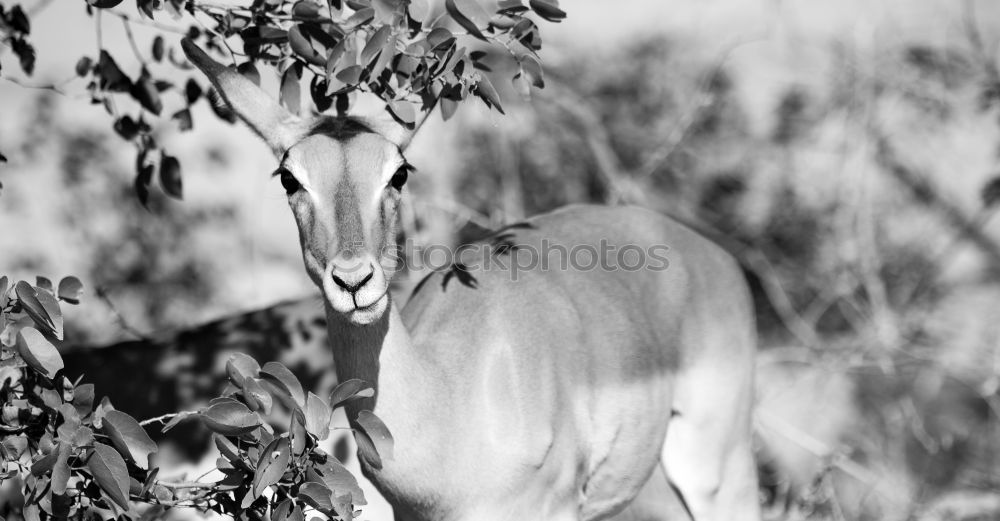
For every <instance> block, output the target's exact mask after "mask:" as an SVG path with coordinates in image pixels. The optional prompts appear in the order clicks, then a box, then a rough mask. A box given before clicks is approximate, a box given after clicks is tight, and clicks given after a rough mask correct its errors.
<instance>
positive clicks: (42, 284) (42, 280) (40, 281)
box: [35, 276, 56, 295]
mask: <svg viewBox="0 0 1000 521" xmlns="http://www.w3.org/2000/svg"><path fill="white" fill-rule="evenodd" d="M35 289H44V290H45V291H47V292H49V293H51V294H53V295H54V294H55V292H56V290H55V289H53V287H52V281H51V280H49V279H48V278H46V277H42V276H37V277H35Z"/></svg>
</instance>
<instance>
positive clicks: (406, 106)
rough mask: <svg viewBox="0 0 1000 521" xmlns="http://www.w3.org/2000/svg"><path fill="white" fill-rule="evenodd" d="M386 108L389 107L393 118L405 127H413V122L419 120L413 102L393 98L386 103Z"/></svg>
mask: <svg viewBox="0 0 1000 521" xmlns="http://www.w3.org/2000/svg"><path fill="white" fill-rule="evenodd" d="M386 108H388V109H389V113H390V114H392V116H393V118H395V119H396V121H398V122H399V123H400V124H402V125H403V126H404V127H406V128H409V129H412V128H413V124H414V122H415V121H416V120H417V113H416V110H414V108H413V104H412V103H410V102H409V101H405V100H393V101H390V102H389V104H388V105H386Z"/></svg>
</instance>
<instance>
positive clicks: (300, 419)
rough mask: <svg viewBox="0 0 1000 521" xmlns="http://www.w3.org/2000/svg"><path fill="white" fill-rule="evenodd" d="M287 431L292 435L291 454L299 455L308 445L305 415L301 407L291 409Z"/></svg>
mask: <svg viewBox="0 0 1000 521" xmlns="http://www.w3.org/2000/svg"><path fill="white" fill-rule="evenodd" d="M288 432H290V433H291V435H292V454H295V456H296V457H298V456H301V455H302V453H303V452H305V450H306V447H308V446H309V435H308V434H307V433H306V417H305V414H304V413H303V412H302V410H301V409H296V410H294V411H292V420H291V425H290V426H289V428H288Z"/></svg>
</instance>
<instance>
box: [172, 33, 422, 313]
mask: <svg viewBox="0 0 1000 521" xmlns="http://www.w3.org/2000/svg"><path fill="white" fill-rule="evenodd" d="M182 46H183V48H184V52H185V54H187V57H188V59H190V60H191V62H192V63H194V64H195V66H197V67H198V68H199V69H201V71H202V72H204V73H205V75H206V76H208V79H209V80H210V81H211V82H212V84H213V85H215V87H216V89H217V90H218V91H219V93H220V94H221V95H222V97H223V98H224V99H225V100H226V102H227V103H228V104H229V106H230V107H231V108H232V109H233V111H234V112H235V113H236V115H237V116H239V118H240V119H241V120H243V122H244V123H246V124H247V126H249V127H250V128H251V129H252V130H253V131H254V132H256V133H257V134H258V135H259V136H260V137H261V138H263V140H264V141H265V142H266V143H267V144H268V145H269V146H270V147H271V150H272V151H273V152H274V154H275V156H276V157H277V158H278V160H279V164H278V168H277V169H276V170H275V171H274V174H273V175H274V177H277V178H278V179H279V180H280V182H281V185H282V187H283V188H284V189H285V192H286V193H287V194H288V205H289V206H290V207H291V209H292V214H293V215H294V216H295V221H296V223H297V224H298V229H299V242H300V243H301V245H302V256H303V258H304V260H305V265H306V271H307V272H308V273H309V276H310V278H311V279H312V280H313V282H315V283H316V285H317V286H319V288H320V289H321V290H322V291H323V295H324V297H325V299H326V303H327V306H328V308H329V310H330V311H332V312H333V313H335V314H336V315H337V316H339V317H341V318H343V319H344V320H346V321H347V322H349V323H352V324H356V325H367V324H371V323H373V322H376V321H378V320H379V319H380V318H382V316H383V315H384V314H385V312H386V310H387V308H388V305H389V279H390V277H391V275H392V273H393V271H394V268H395V262H396V258H395V257H394V255H393V253H394V248H393V246H394V245H395V223H396V212H397V208H398V205H399V200H400V194H401V191H402V188H403V185H404V184H405V183H406V179H407V176H408V174H409V172H410V169H411V167H410V166H409V164H408V163H407V162H406V160H405V158H404V157H403V152H402V147H403V146H404V138H405V137H406V136H405V135H404V134H402V132H401V130H402V129H401V127H396V126H395V125H393V127H395V128H387V127H386V126H384V125H382V124H381V123H378V122H373V121H366V120H361V119H356V118H334V117H330V116H322V115H321V116H317V117H314V118H299V117H297V116H295V115H293V114H291V113H290V112H288V111H287V110H285V109H284V108H283V107H282V106H281V105H279V104H278V103H277V102H276V101H275V100H274V99H273V98H271V97H270V96H268V95H267V94H265V93H264V92H263V91H262V90H261V89H260V88H258V87H257V85H255V84H254V83H253V82H251V81H250V80H248V79H247V78H245V77H244V76H242V75H241V74H239V73H238V72H236V71H235V70H233V69H231V68H227V67H225V66H223V65H221V64H219V63H217V62H216V61H214V60H213V59H212V58H210V57H209V56H208V55H207V54H205V52H204V51H202V50H201V49H200V48H199V47H198V46H196V45H195V44H193V43H191V42H190V41H188V40H187V39H185V40H184V41H183V42H182ZM378 127H381V128H378ZM387 130H388V131H387ZM390 131H391V132H390Z"/></svg>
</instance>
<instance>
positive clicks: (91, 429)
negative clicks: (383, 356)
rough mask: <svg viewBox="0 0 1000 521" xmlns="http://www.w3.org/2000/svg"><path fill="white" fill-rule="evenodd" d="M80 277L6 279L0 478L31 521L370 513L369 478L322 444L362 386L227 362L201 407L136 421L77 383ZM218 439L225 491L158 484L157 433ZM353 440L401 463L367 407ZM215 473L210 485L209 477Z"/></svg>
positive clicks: (220, 484)
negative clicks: (15, 484)
mask: <svg viewBox="0 0 1000 521" xmlns="http://www.w3.org/2000/svg"><path fill="white" fill-rule="evenodd" d="M82 293H83V285H82V284H81V283H80V281H79V280H78V279H76V278H75V277H66V278H64V279H62V280H61V281H60V282H59V284H58V286H56V285H54V284H53V283H52V282H51V281H49V280H48V279H46V278H44V277H39V278H38V279H37V280H36V283H35V284H34V285H32V284H29V283H28V282H25V281H19V282H17V283H16V284H14V285H13V286H9V284H8V279H7V278H6V277H2V278H0V347H2V355H0V362H2V363H0V400H2V405H0V412H2V415H0V453H2V456H3V459H4V468H3V474H2V475H0V479H3V478H9V477H14V476H19V477H20V478H21V480H22V482H23V487H22V491H23V493H24V497H25V507H24V513H25V519H28V520H37V521H46V520H48V519H50V518H59V519H63V518H69V519H80V520H82V519H91V518H92V517H93V516H94V515H101V516H104V517H109V516H110V517H117V518H119V519H129V520H136V519H139V518H140V517H141V516H140V513H139V512H138V510H137V509H136V504H137V503H146V504H150V505H154V506H155V508H172V507H179V506H184V507H191V508H196V509H198V510H201V511H204V512H208V511H214V512H217V513H220V514H226V515H228V516H230V517H232V518H233V519H238V520H242V521H250V520H251V519H252V520H258V519H264V518H267V519H271V520H274V521H285V520H291V521H300V520H302V519H303V516H304V515H305V513H309V512H317V513H320V514H323V515H324V516H326V517H328V518H336V519H353V518H354V517H355V513H356V511H357V508H359V507H361V506H363V505H365V504H366V501H365V498H364V494H363V492H362V491H361V489H360V488H359V486H358V482H357V479H356V478H355V477H354V476H353V475H352V474H351V473H350V472H349V471H348V470H347V469H346V468H344V466H343V465H342V464H341V463H340V462H339V461H337V459H336V458H334V457H333V456H331V455H328V454H326V453H324V452H323V451H322V450H321V449H320V448H319V442H321V441H322V440H324V439H326V438H328V437H329V436H330V432H331V429H330V420H331V417H332V412H333V410H334V409H335V408H337V407H340V406H342V405H344V404H345V403H347V402H349V401H351V400H354V399H357V398H361V397H369V396H372V393H373V390H372V389H371V387H370V386H368V385H366V384H364V383H363V382H361V381H359V380H349V381H347V382H343V383H342V384H340V385H339V386H337V388H335V389H334V391H333V392H332V393H331V395H330V397H329V399H328V400H324V399H323V398H320V397H319V396H317V395H315V394H313V393H305V392H304V391H303V388H302V384H301V383H300V382H299V381H298V379H297V378H296V377H295V375H294V374H292V372H291V371H289V370H288V368H286V367H285V366H283V365H281V364H280V363H277V362H268V363H266V364H264V365H263V366H260V365H259V364H258V363H257V361H255V360H254V359H253V358H251V357H249V356H246V355H235V356H233V357H232V358H231V359H230V360H229V361H228V363H227V365H226V369H227V373H228V375H229V381H230V384H231V385H230V386H229V389H228V391H227V392H225V393H224V394H223V395H222V396H220V397H218V398H215V399H213V400H212V401H211V402H209V404H208V405H207V406H206V407H204V408H202V409H200V410H197V411H181V412H177V413H170V414H165V415H162V416H158V417H156V418H150V419H148V420H144V421H141V422H140V421H137V420H136V419H135V418H133V417H132V416H130V415H129V414H127V413H125V412H122V411H119V410H116V409H115V408H114V406H113V405H112V403H111V401H110V400H109V399H108V398H104V399H103V400H101V401H100V402H99V403H96V405H95V389H94V385H93V384H88V383H81V382H80V379H76V380H71V379H70V378H69V376H68V375H69V374H70V373H71V372H72V369H71V368H66V367H64V365H63V360H62V357H61V356H60V354H59V351H58V349H57V348H56V347H55V343H58V342H59V341H60V340H61V339H62V336H63V327H62V324H63V315H62V310H61V308H60V302H62V303H70V304H76V303H78V302H79V300H80V298H81V296H82ZM187 420H195V421H200V422H201V423H202V424H203V425H204V426H205V427H207V428H208V429H209V430H210V431H212V433H213V434H212V438H213V440H214V442H215V445H216V447H217V448H218V449H219V452H220V454H221V458H220V460H219V465H218V470H219V471H220V472H221V473H222V474H223V476H224V477H223V478H222V479H220V480H218V481H214V482H202V481H201V479H202V478H198V481H182V482H171V481H165V480H160V479H157V477H158V474H159V469H158V468H157V467H156V466H155V461H156V454H157V452H158V450H159V448H158V446H157V445H156V443H154V442H153V441H152V439H151V438H150V437H149V435H148V434H147V432H146V430H145V427H148V426H151V425H154V424H163V431H167V430H169V429H171V428H173V427H174V426H176V425H177V424H178V423H180V422H181V421H187ZM357 424H358V426H359V427H358V428H357V429H354V435H355V437H357V438H358V440H359V446H361V447H362V450H363V451H368V452H367V453H366V454H365V457H366V458H367V460H368V461H370V462H374V464H376V465H379V464H381V463H380V462H381V461H382V460H383V459H384V458H391V457H392V444H393V440H392V435H391V434H390V433H389V430H388V428H387V427H386V426H385V425H384V424H383V423H382V422H381V420H379V419H378V418H377V417H376V416H375V415H374V414H372V413H371V412H370V411H361V413H360V414H359V415H358V418H357ZM203 477H204V476H203Z"/></svg>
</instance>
